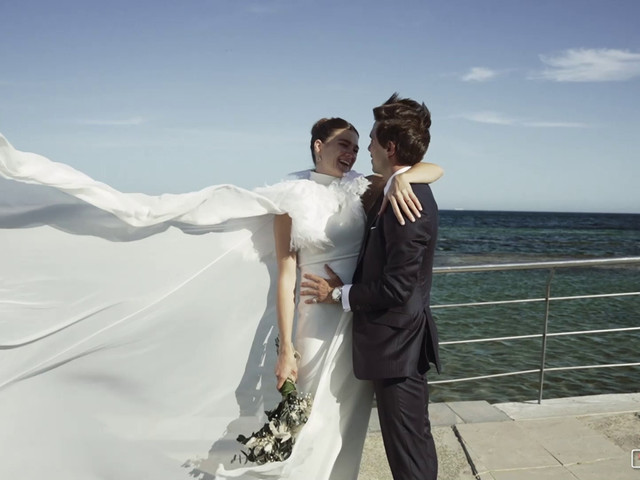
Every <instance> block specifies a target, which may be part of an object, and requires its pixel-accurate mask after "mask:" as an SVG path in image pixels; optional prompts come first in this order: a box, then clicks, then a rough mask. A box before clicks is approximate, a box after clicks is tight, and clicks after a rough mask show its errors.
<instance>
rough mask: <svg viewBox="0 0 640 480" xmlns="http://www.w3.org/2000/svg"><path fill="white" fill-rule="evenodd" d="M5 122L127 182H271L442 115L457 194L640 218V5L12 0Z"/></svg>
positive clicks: (80, 164) (584, 1)
mask: <svg viewBox="0 0 640 480" xmlns="http://www.w3.org/2000/svg"><path fill="white" fill-rule="evenodd" d="M0 16H1V17H2V19H3V27H2V32H1V33H0V38H1V39H2V41H1V42H0V132H2V133H3V134H4V135H5V136H6V137H7V138H8V139H9V141H10V142H11V143H12V144H13V145H14V146H15V147H16V148H18V149H20V150H26V151H34V152H37V153H41V154H43V155H46V156H48V157H49V158H51V159H53V160H55V161H60V162H64V163H68V164H70V165H72V166H74V167H76V168H78V169H80V170H82V171H84V172H85V173H87V174H89V175H91V176H93V177H94V178H96V179H98V180H101V181H104V182H106V183H109V184H111V185H112V186H114V187H116V188H118V189H121V190H123V191H143V192H146V193H154V194H155V193H162V192H184V191H190V190H197V189H200V188H203V187H205V186H208V185H212V184H219V183H234V184H237V185H240V186H243V187H253V186H258V185H262V184H265V183H272V182H274V181H277V180H278V179H280V178H281V177H282V176H283V175H284V174H286V173H287V172H290V171H295V170H301V169H303V168H308V167H310V166H311V162H310V155H309V146H308V137H309V129H310V127H311V125H312V124H313V122H314V121H315V120H317V119H318V118H320V117H323V116H342V117H344V118H346V119H348V120H349V121H351V122H352V123H354V124H355V125H356V127H357V128H358V129H359V130H360V134H361V145H360V146H361V153H360V155H359V158H358V161H357V163H356V169H357V170H359V171H361V172H363V173H369V172H370V158H369V155H368V152H367V151H366V147H367V145H368V133H369V130H370V128H371V124H372V115H371V108H372V107H373V106H375V105H377V104H380V103H382V102H383V101H384V100H386V99H387V98H388V97H389V96H390V95H391V93H393V92H394V91H398V92H400V94H401V95H403V96H408V97H412V98H415V99H417V100H421V101H424V102H425V103H426V104H427V105H428V106H429V108H430V109H431V111H432V117H433V126H432V144H431V147H430V149H429V152H428V153H427V157H426V160H429V161H432V162H435V163H439V164H440V165H442V166H443V167H444V168H445V171H446V174H445V177H444V178H443V179H442V180H440V181H439V182H438V183H437V184H436V185H435V186H434V191H435V193H436V195H437V198H438V202H439V204H440V207H441V208H443V209H453V208H464V209H474V210H483V209H486V210H533V211H584V212H631V213H640V188H638V187H637V185H636V184H637V183H638V181H639V180H640V162H639V161H638V160H639V157H640V155H639V154H640V146H639V144H638V140H637V138H638V131H640V29H639V28H638V18H640V2H638V1H637V0H610V1H608V0H597V1H596V0H527V1H525V0H450V1H446V2H443V1H429V0H397V1H396V2H390V1H380V0H354V1H347V0H344V1H335V0H327V1H323V2H320V1H311V0H297V1H296V0H262V1H261V0H253V1H245V0H183V1H180V2H178V1H172V2H169V1H161V0H153V1H151V0H139V1H132V0H127V1H120V0H116V1H108V0H102V1H90V0H82V1H80V0H57V1H55V2H49V1H45V0H39V1H38V0H21V1H19V2H17V1H16V2H3V3H2V6H0Z"/></svg>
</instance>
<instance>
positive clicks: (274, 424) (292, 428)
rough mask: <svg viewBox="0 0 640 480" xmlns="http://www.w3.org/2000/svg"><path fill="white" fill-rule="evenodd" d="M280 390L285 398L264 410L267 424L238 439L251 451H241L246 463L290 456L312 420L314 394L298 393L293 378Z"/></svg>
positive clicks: (265, 461) (282, 458) (277, 459)
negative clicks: (300, 435) (299, 434)
mask: <svg viewBox="0 0 640 480" xmlns="http://www.w3.org/2000/svg"><path fill="white" fill-rule="evenodd" d="M276 347H278V340H277V339H276ZM279 392H280V394H281V395H282V400H281V401H280V403H279V404H278V406H277V407H276V408H274V409H273V410H267V411H266V412H264V413H265V414H266V415H267V423H265V424H264V425H263V427H262V428H261V429H260V430H258V431H257V432H254V433H253V434H251V436H250V437H245V436H244V435H238V438H237V440H238V442H240V443H242V444H243V445H244V446H245V447H246V449H247V450H248V451H242V453H243V455H244V456H245V458H246V461H247V462H255V463H258V464H260V465H262V464H264V463H268V462H280V461H282V460H286V459H287V458H289V456H290V455H291V450H292V449H293V444H294V443H295V441H296V437H297V435H298V433H299V432H300V429H301V428H302V427H303V425H304V424H305V423H307V420H308V419H309V415H310V414H311V406H312V404H313V400H312V398H311V395H309V394H307V393H300V392H298V390H297V389H296V384H295V383H294V382H293V381H292V380H291V379H287V380H286V381H285V382H284V384H283V385H282V387H280V389H279Z"/></svg>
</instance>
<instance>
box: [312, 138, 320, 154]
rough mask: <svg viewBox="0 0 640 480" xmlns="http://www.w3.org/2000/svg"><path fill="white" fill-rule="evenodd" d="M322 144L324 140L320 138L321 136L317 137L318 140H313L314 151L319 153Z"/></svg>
mask: <svg viewBox="0 0 640 480" xmlns="http://www.w3.org/2000/svg"><path fill="white" fill-rule="evenodd" d="M321 146H322V140H320V139H319V138H318V139H316V141H315V142H313V151H314V152H316V153H319V152H320V147H321Z"/></svg>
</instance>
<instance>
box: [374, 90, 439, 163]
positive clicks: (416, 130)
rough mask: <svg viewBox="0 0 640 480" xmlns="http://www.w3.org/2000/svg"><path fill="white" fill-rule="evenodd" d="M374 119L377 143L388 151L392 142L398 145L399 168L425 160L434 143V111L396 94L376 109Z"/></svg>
mask: <svg viewBox="0 0 640 480" xmlns="http://www.w3.org/2000/svg"><path fill="white" fill-rule="evenodd" d="M373 118H374V119H375V121H376V122H377V127H376V131H375V134H376V138H377V139H378V143H380V145H382V146H383V147H385V148H386V147H387V145H389V142H393V143H394V144H395V146H396V161H397V163H398V165H414V164H416V163H418V162H419V161H421V160H422V158H423V157H424V154H425V153H427V148H429V142H430V141H431V134H430V133H429V127H431V112H429V109H428V108H427V106H426V105H425V104H424V103H422V104H420V103H418V102H416V101H415V100H411V99H410V98H400V96H398V94H397V93H394V94H393V95H391V98H389V100H387V101H386V102H384V103H383V104H382V105H380V106H379V107H375V108H374V109H373Z"/></svg>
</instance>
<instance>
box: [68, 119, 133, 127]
mask: <svg viewBox="0 0 640 480" xmlns="http://www.w3.org/2000/svg"><path fill="white" fill-rule="evenodd" d="M78 122H79V123H81V124H83V125H97V126H107V127H111V126H129V125H141V124H143V123H144V122H145V119H144V118H142V117H131V118H124V119H120V120H114V119H84V120H78Z"/></svg>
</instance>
